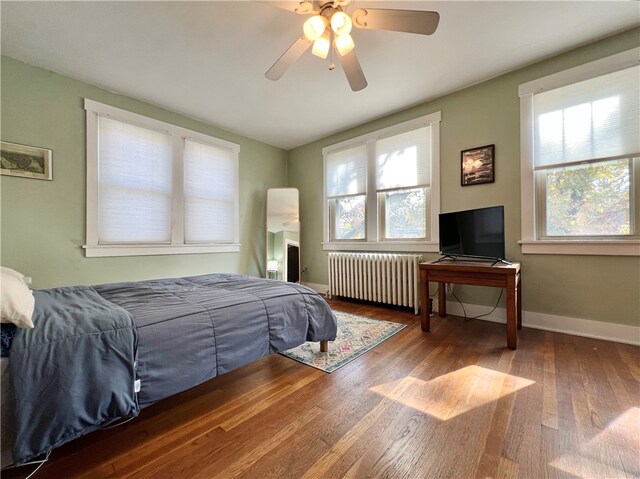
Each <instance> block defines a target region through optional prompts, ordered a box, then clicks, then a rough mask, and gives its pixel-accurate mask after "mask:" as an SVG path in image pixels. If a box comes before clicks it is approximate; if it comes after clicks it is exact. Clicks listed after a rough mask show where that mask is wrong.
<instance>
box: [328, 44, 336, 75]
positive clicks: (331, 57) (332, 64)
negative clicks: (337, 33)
mask: <svg viewBox="0 0 640 479" xmlns="http://www.w3.org/2000/svg"><path fill="white" fill-rule="evenodd" d="M331 36H332V37H333V35H331ZM333 50H334V48H333V42H332V43H331V49H330V50H329V71H330V72H332V71H333V70H335V69H336V64H335V63H333Z"/></svg>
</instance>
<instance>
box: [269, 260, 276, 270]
mask: <svg viewBox="0 0 640 479" xmlns="http://www.w3.org/2000/svg"><path fill="white" fill-rule="evenodd" d="M267 271H278V262H277V261H276V260H269V261H267Z"/></svg>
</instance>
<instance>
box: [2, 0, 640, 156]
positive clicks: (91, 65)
mask: <svg viewBox="0 0 640 479" xmlns="http://www.w3.org/2000/svg"><path fill="white" fill-rule="evenodd" d="M352 3H353V4H355V8H358V7H366V6H370V7H371V6H375V7H376V8H396V9H413V10H436V11H438V12H439V13H440V25H439V27H438V30H437V31H436V32H435V34H434V35H432V36H420V35H411V34H406V33H397V32H385V31H372V30H357V29H354V30H355V31H354V32H353V38H354V41H355V43H356V51H357V53H358V57H359V59H360V63H361V64H362V68H363V70H364V73H365V75H366V77H367V79H368V81H369V86H368V87H367V88H366V89H365V90H363V91H361V92H358V93H354V92H352V91H351V89H350V88H349V85H348V83H347V80H346V78H345V77H344V75H343V73H342V71H341V70H340V65H339V64H338V62H336V64H337V65H336V69H335V70H334V71H332V72H331V71H329V70H328V68H327V67H328V62H327V61H326V60H321V59H319V58H317V57H314V56H313V55H311V52H310V51H308V52H307V53H305V54H304V56H303V57H302V58H301V59H300V60H299V61H298V62H297V63H296V64H294V65H293V66H292V67H291V68H290V69H289V71H288V72H287V73H285V75H284V76H283V77H282V78H281V79H280V80H279V81H278V82H272V81H270V80H267V79H266V78H265V77H264V73H265V72H266V71H267V70H268V69H269V67H270V66H271V65H272V64H273V63H274V62H275V61H276V60H277V59H278V58H279V56H280V55H281V54H282V53H283V52H284V50H286V49H287V48H288V47H289V46H290V45H291V44H292V43H293V42H294V41H295V40H296V39H297V37H298V36H299V35H300V33H301V29H302V23H303V22H304V20H305V19H306V18H307V17H306V16H299V15H297V14H295V13H292V12H289V11H287V10H282V9H278V8H275V7H273V6H271V5H268V4H266V3H261V2H248V1H235V2H146V1H145V2H139V1H138V2H134V1H125V2H91V1H86V2H28V1H20V2H9V1H2V2H1V9H2V11H1V14H2V15H1V21H2V24H1V27H2V44H1V47H2V54H4V55H8V56H10V57H12V58H16V59H18V60H21V61H24V62H26V63H29V64H32V65H37V66H41V67H44V68H46V69H49V70H52V71H54V72H57V73H61V74H63V75H67V76H70V77H73V78H77V79H79V80H83V81H85V82H88V83H92V84H94V85H98V86H101V87H104V88H106V89H108V90H111V91H115V92H117V93H121V94H123V95H127V96H131V97H133V98H137V99H140V100H143V101H146V102H148V103H152V104H155V105H158V106H162V107H164V108H167V109H169V110H173V111H176V112H179V113H182V114H184V115H186V116H189V117H193V118H196V119H199V120H203V121H205V122H208V123H211V124H214V125H216V126H219V127H221V128H224V129H226V130H229V131H232V132H236V133H239V134H242V135H244V136H247V137H250V138H254V139H257V140H260V141H263V142H265V143H268V144H271V145H275V146H278V147H281V148H284V149H290V148H294V147H296V146H300V145H303V144H306V143H309V142H311V141H313V140H316V139H319V138H322V137H325V136H327V135H330V134H332V133H335V132H338V131H341V130H343V129H345V128H348V127H351V126H355V125H358V124H361V123H364V122H366V121H369V120H372V119H375V118H378V117H381V116H384V115H386V114H388V113H390V112H393V111H398V110H401V109H403V108H406V107H409V106H411V105H415V104H418V103H421V102H423V101H426V100H428V99H431V98H435V97H438V96H441V95H442V94H444V93H447V92H451V91H454V90H458V89H460V88H463V87H465V86H468V85H471V84H474V83H477V82H479V81H482V80H485V79H487V78H491V77H494V76H496V75H499V74H502V73H505V72H508V71H511V70H514V69H517V68H519V67H522V66H524V65H527V64H531V63H534V62H536V61H539V60H541V59H543V58H545V57H548V56H551V55H553V54H555V53H557V52H560V51H564V50H568V49H571V48H574V47H576V46H578V45H581V44H585V43H588V42H590V41H593V40H595V39H598V38H602V37H605V36H608V35H611V34H613V33H617V32H620V31H623V30H626V29H628V28H631V27H633V26H636V25H638V24H640V2H637V1H579V2H567V1H536V2H520V1H500V2H484V1H468V2H462V1H447V2H443V1H439V2H431V1H413V2H406V1H396V2H393V1H391V2H389V1H387V2H371V1H354V2H352ZM350 8H353V5H352V6H350Z"/></svg>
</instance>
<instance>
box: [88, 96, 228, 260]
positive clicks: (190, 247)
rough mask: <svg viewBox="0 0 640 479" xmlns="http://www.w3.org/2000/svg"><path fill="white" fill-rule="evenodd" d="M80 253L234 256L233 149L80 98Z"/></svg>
mask: <svg viewBox="0 0 640 479" xmlns="http://www.w3.org/2000/svg"><path fill="white" fill-rule="evenodd" d="M85 110H87V244H86V245H85V249H86V255H87V256H89V257H91V256H131V255H146V254H177V253H211V252H222V251H224V252H236V251H239V244H238V240H239V228H238V155H239V147H238V145H235V144H233V143H228V142H226V141H223V140H219V139H217V138H213V137H209V136H206V135H202V134H199V133H197V132H193V131H190V130H186V129H182V128H179V127H176V126H174V125H170V124H167V123H163V122H160V121H157V120H153V119H150V118H146V117H144V116H141V115H136V114H133V113H130V112H127V111H124V110H120V109H117V108H113V107H110V106H108V105H102V104H100V103H97V102H94V101H91V100H85Z"/></svg>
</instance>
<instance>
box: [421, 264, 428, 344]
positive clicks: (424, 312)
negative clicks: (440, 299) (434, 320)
mask: <svg viewBox="0 0 640 479" xmlns="http://www.w3.org/2000/svg"><path fill="white" fill-rule="evenodd" d="M420 326H421V327H422V330H423V331H425V332H428V331H429V330H430V329H431V318H430V317H429V274H428V273H427V272H426V271H425V270H421V271H420Z"/></svg>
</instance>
